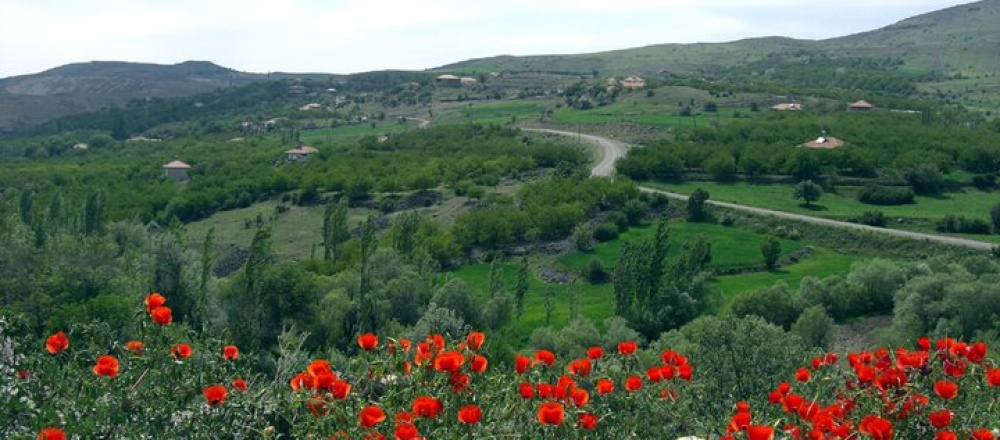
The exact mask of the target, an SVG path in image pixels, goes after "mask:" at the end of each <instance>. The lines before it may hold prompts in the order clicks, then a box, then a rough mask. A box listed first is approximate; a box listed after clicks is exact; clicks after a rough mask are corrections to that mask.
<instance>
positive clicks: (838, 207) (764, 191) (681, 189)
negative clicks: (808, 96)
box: [648, 182, 1000, 221]
mask: <svg viewBox="0 0 1000 440" xmlns="http://www.w3.org/2000/svg"><path fill="white" fill-rule="evenodd" d="M648 186H651V187H653V188H657V189H662V190H665V191H671V192H677V193H681V194H690V193H691V192H692V191H694V190H695V189H696V188H703V189H704V190H706V191H708V192H709V194H711V199H710V200H716V201H720V202H729V203H737V204H741V205H749V206H756V207H761V208H768V209H774V210H778V211H786V212H794V213H797V214H806V215H812V216H817V217H827V218H835V219H845V218H848V217H851V216H855V215H860V214H862V213H864V212H865V211H882V212H883V213H885V215H886V217H888V218H889V219H896V218H900V217H901V218H904V219H926V220H934V221H936V220H940V219H941V218H943V217H944V216H946V215H949V214H956V215H965V216H967V217H977V218H984V219H985V218H987V216H988V213H989V210H990V208H991V207H992V206H993V205H995V204H996V203H997V202H1000V194H998V193H996V192H983V191H979V190H975V189H968V190H965V191H961V192H951V193H945V194H942V195H941V196H938V197H924V196H917V197H916V201H917V202H916V203H914V204H911V205H899V206H877V205H867V204H864V203H861V202H859V201H858V200H857V198H856V197H857V193H858V191H860V190H861V187H849V186H839V187H837V193H836V194H832V193H827V194H823V196H822V197H820V199H819V200H818V201H815V202H813V203H812V205H813V206H811V207H806V206H805V204H804V203H802V201H801V200H796V199H794V198H793V197H792V194H793V193H794V188H793V187H792V186H791V185H751V184H746V183H734V184H726V183H717V182H688V183H682V184H668V183H652V184H649V185H648Z"/></svg>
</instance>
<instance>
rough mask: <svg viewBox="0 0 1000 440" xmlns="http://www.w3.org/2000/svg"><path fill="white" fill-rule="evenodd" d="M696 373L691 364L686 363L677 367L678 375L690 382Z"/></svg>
mask: <svg viewBox="0 0 1000 440" xmlns="http://www.w3.org/2000/svg"><path fill="white" fill-rule="evenodd" d="M692 374H694V368H691V365H689V364H684V365H680V366H678V367H677V375H678V376H680V377H681V379H684V380H686V381H688V382H690V381H691V376H692Z"/></svg>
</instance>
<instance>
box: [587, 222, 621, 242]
mask: <svg viewBox="0 0 1000 440" xmlns="http://www.w3.org/2000/svg"><path fill="white" fill-rule="evenodd" d="M593 237H594V240H597V241H598V242H601V243H604V242H606V241H611V240H614V239H616V238H618V226H617V225H615V224H614V223H601V224H600V225H598V226H597V228H594V234H593Z"/></svg>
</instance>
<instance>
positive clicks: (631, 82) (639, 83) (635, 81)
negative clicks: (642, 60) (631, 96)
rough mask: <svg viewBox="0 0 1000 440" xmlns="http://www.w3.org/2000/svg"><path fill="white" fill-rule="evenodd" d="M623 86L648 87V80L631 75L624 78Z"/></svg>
mask: <svg viewBox="0 0 1000 440" xmlns="http://www.w3.org/2000/svg"><path fill="white" fill-rule="evenodd" d="M622 87H624V88H626V89H641V88H643V87H646V80H644V79H642V78H639V77H638V76H630V77H628V78H625V79H623V80H622Z"/></svg>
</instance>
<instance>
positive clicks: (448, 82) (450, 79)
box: [435, 74, 462, 87]
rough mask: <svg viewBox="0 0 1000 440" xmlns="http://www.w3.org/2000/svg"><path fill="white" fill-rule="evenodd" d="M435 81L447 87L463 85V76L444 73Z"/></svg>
mask: <svg viewBox="0 0 1000 440" xmlns="http://www.w3.org/2000/svg"><path fill="white" fill-rule="evenodd" d="M435 82H436V83H437V84H438V85H442V86H447V87H462V78H459V77H457V76H455V75H449V74H444V75H440V76H438V77H437V78H435Z"/></svg>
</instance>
